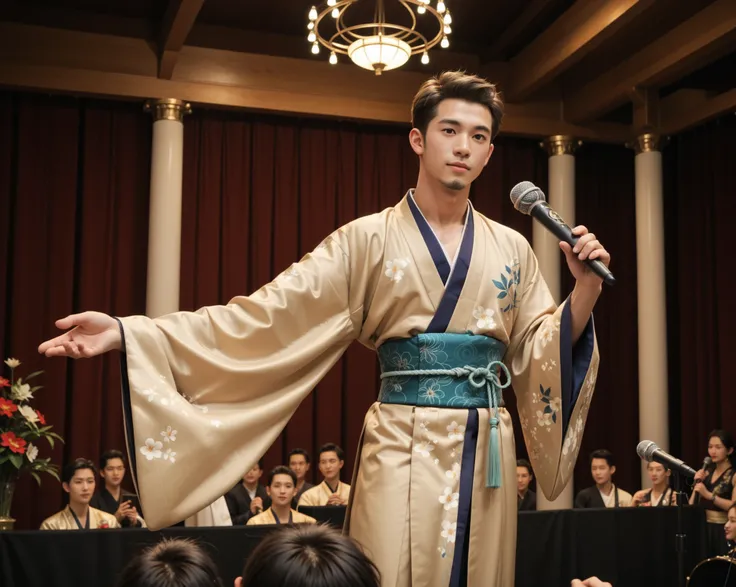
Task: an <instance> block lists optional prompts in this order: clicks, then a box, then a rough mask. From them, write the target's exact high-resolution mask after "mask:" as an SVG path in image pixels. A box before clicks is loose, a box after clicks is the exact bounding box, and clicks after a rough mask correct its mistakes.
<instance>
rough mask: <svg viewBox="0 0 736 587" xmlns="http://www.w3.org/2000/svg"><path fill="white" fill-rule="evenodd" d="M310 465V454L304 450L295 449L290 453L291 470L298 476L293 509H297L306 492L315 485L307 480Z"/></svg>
mask: <svg viewBox="0 0 736 587" xmlns="http://www.w3.org/2000/svg"><path fill="white" fill-rule="evenodd" d="M309 465H310V463H309V453H308V452H307V451H306V450H304V449H303V448H295V449H294V450H292V451H291V452H290V453H289V468H290V469H291V470H292V471H294V474H295V475H296V497H294V500H293V501H292V507H293V508H295V509H296V506H297V505H298V504H299V500H300V499H301V497H302V495H303V494H304V492H305V491H309V490H310V489H312V487H314V484H313V483H310V482H309V481H307V479H306V478H307V473H309Z"/></svg>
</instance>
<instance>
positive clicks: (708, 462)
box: [703, 457, 713, 469]
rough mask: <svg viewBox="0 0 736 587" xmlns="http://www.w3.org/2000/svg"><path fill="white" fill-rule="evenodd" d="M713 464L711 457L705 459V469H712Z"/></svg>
mask: <svg viewBox="0 0 736 587" xmlns="http://www.w3.org/2000/svg"><path fill="white" fill-rule="evenodd" d="M712 464H713V459H712V458H710V457H705V458H704V459H703V468H704V469H705V468H706V467H710V466H711V465H712Z"/></svg>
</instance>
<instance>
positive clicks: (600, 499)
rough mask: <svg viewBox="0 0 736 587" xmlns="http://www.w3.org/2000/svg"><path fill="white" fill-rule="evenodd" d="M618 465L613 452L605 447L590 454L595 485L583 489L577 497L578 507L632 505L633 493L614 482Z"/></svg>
mask: <svg viewBox="0 0 736 587" xmlns="http://www.w3.org/2000/svg"><path fill="white" fill-rule="evenodd" d="M615 472H616V465H615V463H614V460H613V454H612V453H611V452H610V451H607V450H605V449H601V450H596V451H593V452H592V453H591V455H590V473H591V475H592V476H593V481H595V485H593V487H588V488H587V489H583V490H582V491H581V492H580V493H578V495H577V497H575V507H576V508H604V507H605V508H625V507H629V506H630V505H631V500H632V498H631V494H630V493H627V492H626V491H624V490H623V489H619V488H618V487H616V486H615V485H614V484H613V475H614V473H615Z"/></svg>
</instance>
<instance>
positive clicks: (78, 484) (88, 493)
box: [62, 469, 95, 505]
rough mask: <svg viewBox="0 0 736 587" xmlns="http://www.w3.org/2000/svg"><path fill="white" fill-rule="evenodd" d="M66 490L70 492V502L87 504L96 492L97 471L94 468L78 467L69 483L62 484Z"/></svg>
mask: <svg viewBox="0 0 736 587" xmlns="http://www.w3.org/2000/svg"><path fill="white" fill-rule="evenodd" d="M62 487H63V488H64V491H66V492H67V493H68V494H69V502H70V503H74V504H78V505H86V504H88V503H89V500H90V499H92V495H93V494H94V492H95V473H94V471H92V469H78V470H76V471H74V476H73V477H72V478H71V480H70V481H69V483H64V484H62Z"/></svg>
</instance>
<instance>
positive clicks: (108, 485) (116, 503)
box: [89, 450, 146, 528]
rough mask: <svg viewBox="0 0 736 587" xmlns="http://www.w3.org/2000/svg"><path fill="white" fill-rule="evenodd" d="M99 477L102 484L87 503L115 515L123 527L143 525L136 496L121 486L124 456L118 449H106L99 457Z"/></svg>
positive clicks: (123, 475) (123, 472)
mask: <svg viewBox="0 0 736 587" xmlns="http://www.w3.org/2000/svg"><path fill="white" fill-rule="evenodd" d="M100 477H102V479H103V481H104V485H103V486H102V487H101V488H100V489H99V491H98V492H97V493H95V494H94V495H93V496H92V500H91V501H90V502H89V505H90V506H92V507H93V508H96V509H98V510H102V511H103V512H107V513H108V514H112V515H114V516H115V519H116V520H117V521H118V524H120V525H121V526H122V527H123V528H135V527H138V528H140V527H145V525H146V524H145V522H144V521H143V518H142V517H141V516H140V514H139V513H138V508H137V507H136V505H137V504H138V496H136V495H135V494H134V493H129V492H128V491H125V490H124V489H123V487H122V483H123V479H124V478H125V457H124V456H123V453H122V452H120V451H119V450H108V451H107V452H105V453H103V454H102V456H101V457H100Z"/></svg>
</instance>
